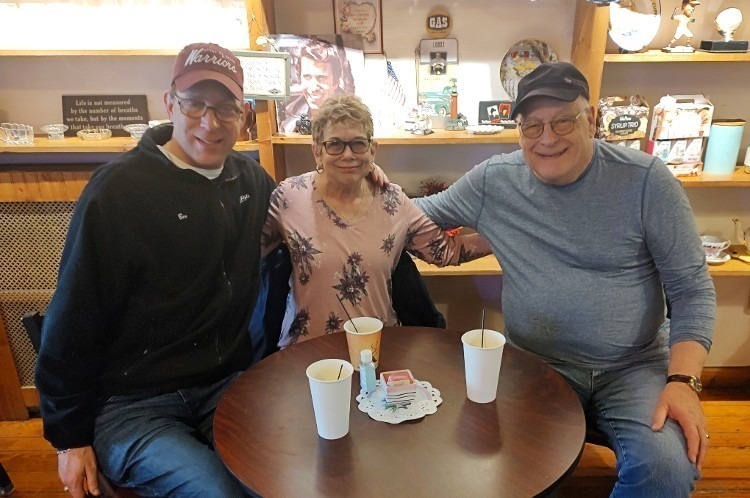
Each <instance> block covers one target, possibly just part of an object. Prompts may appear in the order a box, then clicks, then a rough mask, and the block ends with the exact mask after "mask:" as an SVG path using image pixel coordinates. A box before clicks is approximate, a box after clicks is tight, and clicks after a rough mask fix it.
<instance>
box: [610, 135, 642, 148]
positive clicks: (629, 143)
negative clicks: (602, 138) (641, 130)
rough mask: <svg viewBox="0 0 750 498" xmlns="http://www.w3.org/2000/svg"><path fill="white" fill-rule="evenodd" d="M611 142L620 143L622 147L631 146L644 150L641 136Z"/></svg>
mask: <svg viewBox="0 0 750 498" xmlns="http://www.w3.org/2000/svg"><path fill="white" fill-rule="evenodd" d="M610 143H611V144H612V145H619V146H621V147H630V148H631V149H635V150H643V145H642V144H641V139H640V138H636V139H635V140H617V141H614V142H610Z"/></svg>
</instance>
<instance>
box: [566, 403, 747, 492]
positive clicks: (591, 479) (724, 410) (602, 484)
mask: <svg viewBox="0 0 750 498" xmlns="http://www.w3.org/2000/svg"><path fill="white" fill-rule="evenodd" d="M702 399H703V401H702V405H703V412H704V413H705V414H706V419H707V423H708V431H709V434H711V449H710V450H709V452H708V455H707V456H706V461H705V462H704V464H703V472H702V478H701V480H700V481H698V482H697V486H696V490H695V492H694V493H693V496H695V497H716V498H719V497H721V498H739V497H745V498H749V497H750V390H722V391H714V392H708V393H706V394H705V395H704V396H702ZM616 478H617V472H616V470H615V456H614V453H613V452H612V451H611V450H610V449H609V448H605V447H602V446H595V445H591V444H587V445H586V449H585V450H584V452H583V456H582V457H581V461H580V463H579V464H578V467H577V468H576V470H575V471H574V472H573V475H572V476H571V477H570V478H569V479H568V480H567V481H566V482H565V483H563V485H562V486H561V488H560V490H559V491H558V494H557V498H580V497H586V498H599V497H607V496H609V493H610V491H611V490H612V486H613V485H614V483H615V480H616Z"/></svg>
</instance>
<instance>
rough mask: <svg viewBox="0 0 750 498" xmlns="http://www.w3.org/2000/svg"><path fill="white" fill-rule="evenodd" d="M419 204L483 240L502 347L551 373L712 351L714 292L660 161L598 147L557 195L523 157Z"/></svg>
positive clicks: (674, 184)
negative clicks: (498, 289) (671, 350)
mask: <svg viewBox="0 0 750 498" xmlns="http://www.w3.org/2000/svg"><path fill="white" fill-rule="evenodd" d="M417 205H418V206H419V207H420V208H421V209H423V210H424V211H425V212H426V213H427V215H428V216H429V217H430V218H432V219H433V220H435V221H436V222H438V223H439V224H443V225H454V226H459V225H462V226H468V227H472V228H475V229H476V230H477V231H478V232H479V233H481V234H482V235H484V236H485V237H486V238H487V239H488V240H489V241H490V244H491V246H492V249H493V252H494V253H495V255H496V256H497V258H498V260H499V261H500V265H501V266H502V268H503V293H502V305H503V316H504V318H505V326H506V332H507V334H508V338H509V339H510V341H511V342H513V343H514V344H516V345H517V346H519V347H521V348H523V349H526V350H528V351H531V352H533V353H535V354H537V355H539V356H541V357H542V358H544V359H545V360H547V361H548V362H551V363H555V362H563V363H569V364H573V365H576V366H580V367H584V368H591V369H610V368H617V367H619V366H623V365H626V364H630V363H633V362H637V361H638V360H645V359H650V358H654V357H659V356H661V357H664V356H666V355H667V353H668V350H667V347H668V346H669V345H671V344H674V343H675V342H680V341H685V340H695V341H698V342H699V343H701V344H702V345H703V346H705V347H706V349H709V348H710V346H711V339H712V335H713V326H714V319H715V317H714V314H715V301H716V294H715V291H714V287H713V282H712V280H711V278H710V276H709V274H708V269H707V266H706V262H705V256H704V253H703V250H702V248H701V244H700V239H699V237H698V233H697V229H696V226H695V222H694V220H693V216H692V212H691V209H690V205H689V203H688V200H687V198H686V196H685V193H684V192H683V190H682V186H681V185H680V182H679V181H677V180H676V179H675V178H674V177H673V176H672V174H671V173H670V172H669V170H668V169H667V168H666V167H665V166H664V164H663V163H662V162H661V161H660V160H659V159H657V158H655V157H652V156H649V155H647V154H645V153H642V152H640V151H634V150H632V149H629V148H626V147H619V146H614V145H610V144H607V143H605V142H601V141H599V140H595V141H594V156H593V159H592V161H591V164H590V165H589V167H588V169H587V170H586V171H585V172H584V174H583V175H581V177H580V178H579V179H578V180H577V181H576V182H574V183H572V184H570V185H566V186H562V187H557V186H552V185H547V184H544V183H542V182H541V181H539V180H538V179H537V178H536V177H535V176H534V175H533V173H532V172H531V170H530V169H529V167H528V166H527V165H526V164H525V162H524V158H523V154H522V152H521V151H520V150H519V151H516V152H513V153H510V154H503V155H497V156H493V157H491V158H490V159H488V160H486V161H484V162H482V163H480V164H478V165H477V166H475V167H474V168H473V169H472V170H471V171H470V172H468V173H467V174H466V175H464V176H463V177H462V178H461V179H459V180H458V181H457V182H456V183H455V184H454V185H452V186H451V187H450V188H449V189H448V190H446V191H444V192H441V193H440V194H437V195H434V196H431V197H427V198H423V199H418V200H417ZM662 284H663V286H664V290H665V291H666V295H667V297H668V299H669V301H670V304H671V307H672V313H671V316H672V319H671V323H670V321H668V320H665V307H664V304H665V303H664V296H663V291H662ZM670 328H671V332H670Z"/></svg>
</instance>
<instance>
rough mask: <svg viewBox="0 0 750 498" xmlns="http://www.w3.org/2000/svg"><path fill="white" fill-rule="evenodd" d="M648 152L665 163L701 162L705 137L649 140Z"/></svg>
mask: <svg viewBox="0 0 750 498" xmlns="http://www.w3.org/2000/svg"><path fill="white" fill-rule="evenodd" d="M646 152H648V153H649V154H651V155H653V156H656V157H658V158H659V159H661V160H662V161H664V164H672V165H674V164H683V163H699V162H701V155H702V154H703V138H680V139H673V140H649V142H648V148H647V149H646Z"/></svg>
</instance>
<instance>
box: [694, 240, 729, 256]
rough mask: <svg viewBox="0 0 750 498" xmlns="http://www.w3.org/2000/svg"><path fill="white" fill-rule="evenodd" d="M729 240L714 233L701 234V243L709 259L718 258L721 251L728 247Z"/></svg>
mask: <svg viewBox="0 0 750 498" xmlns="http://www.w3.org/2000/svg"><path fill="white" fill-rule="evenodd" d="M729 244H731V242H730V241H728V240H724V239H722V238H721V237H717V236H716V235H701V245H702V246H703V251H705V253H706V257H707V258H709V259H715V258H718V257H719V255H720V254H721V251H723V250H724V249H726V248H727V247H729Z"/></svg>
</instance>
